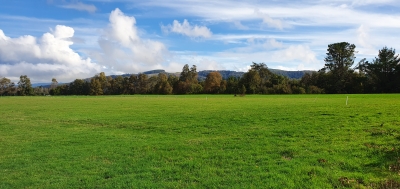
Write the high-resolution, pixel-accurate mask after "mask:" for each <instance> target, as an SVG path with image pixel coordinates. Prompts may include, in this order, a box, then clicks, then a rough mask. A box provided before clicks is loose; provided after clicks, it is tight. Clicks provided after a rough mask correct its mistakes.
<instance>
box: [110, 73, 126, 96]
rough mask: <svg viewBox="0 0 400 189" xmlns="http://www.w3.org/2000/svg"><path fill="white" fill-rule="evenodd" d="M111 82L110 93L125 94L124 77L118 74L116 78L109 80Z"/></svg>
mask: <svg viewBox="0 0 400 189" xmlns="http://www.w3.org/2000/svg"><path fill="white" fill-rule="evenodd" d="M109 83H110V94H113V95H119V94H124V78H123V77H122V76H120V75H119V76H117V77H116V78H115V79H113V80H111V81H109Z"/></svg>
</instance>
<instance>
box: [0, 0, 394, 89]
mask: <svg viewBox="0 0 400 189" xmlns="http://www.w3.org/2000/svg"><path fill="white" fill-rule="evenodd" d="M399 29H400V5H399V4H398V2H397V1H396V0H380V1H376V0H299V1H292V0H279V1H278V0H269V1H258V0H247V1H243V2H238V1H232V0H219V1H214V0H174V1H169V0H146V1H142V0H85V1H84V0H36V1H31V0H10V1H5V0H3V1H2V2H1V5H0V77H7V78H10V79H12V80H13V81H15V82H17V81H18V79H19V76H20V75H28V77H30V78H31V80H32V81H33V82H49V81H51V79H52V78H56V79H57V80H58V81H59V82H70V81H73V80H74V79H77V78H87V77H91V76H93V75H95V74H97V73H99V72H102V71H103V72H105V73H106V74H107V75H110V74H122V73H139V72H143V71H148V70H152V69H165V70H166V71H168V72H180V71H181V70H182V67H183V65H184V64H189V65H196V66H197V67H198V70H222V69H228V70H235V71H247V69H248V68H249V65H251V64H252V62H257V63H261V62H263V63H265V64H267V66H268V67H269V68H276V69H284V70H319V69H320V68H322V67H323V65H324V61H323V59H324V57H325V53H326V49H327V46H328V44H331V43H336V42H342V41H346V42H349V43H353V44H355V45H356V46H357V48H356V49H357V51H358V53H357V55H356V56H357V60H359V59H361V58H367V60H372V59H373V58H374V57H375V56H377V54H378V51H379V49H381V48H382V47H384V46H387V47H392V48H395V49H399V46H400V43H399V42H400V40H399V39H400V37H399V31H400V30H399Z"/></svg>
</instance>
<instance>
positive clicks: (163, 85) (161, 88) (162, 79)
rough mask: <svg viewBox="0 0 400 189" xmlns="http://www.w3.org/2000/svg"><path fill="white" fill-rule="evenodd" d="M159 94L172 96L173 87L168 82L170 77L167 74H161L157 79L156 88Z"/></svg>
mask: <svg viewBox="0 0 400 189" xmlns="http://www.w3.org/2000/svg"><path fill="white" fill-rule="evenodd" d="M154 89H155V93H157V94H171V93H172V86H171V85H170V83H169V82H168V77H167V75H166V74H165V73H159V74H158V77H157V84H156V85H155V87H154Z"/></svg>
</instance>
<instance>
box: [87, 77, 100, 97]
mask: <svg viewBox="0 0 400 189" xmlns="http://www.w3.org/2000/svg"><path fill="white" fill-rule="evenodd" d="M89 94H90V95H96V96H97V95H102V94H103V89H102V88H101V83H100V81H99V79H96V78H94V77H93V78H92V79H91V80H90V93H89Z"/></svg>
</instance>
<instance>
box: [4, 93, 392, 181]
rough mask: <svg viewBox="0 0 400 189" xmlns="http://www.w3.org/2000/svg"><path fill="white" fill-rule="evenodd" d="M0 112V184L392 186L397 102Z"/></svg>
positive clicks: (70, 105) (157, 99)
mask: <svg viewBox="0 0 400 189" xmlns="http://www.w3.org/2000/svg"><path fill="white" fill-rule="evenodd" d="M347 96H348V97H349V100H348V105H347V106H346V97H347ZM0 115H1V119H0V188H335V187H337V188H344V187H351V188H400V175H399V174H400V95H280V96H269V95H267V96H259V95H254V96H251V95H250V96H245V97H233V95H221V96H219V95H218V96H213V95H194V96H137V95H135V96H101V97H1V98H0Z"/></svg>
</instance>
